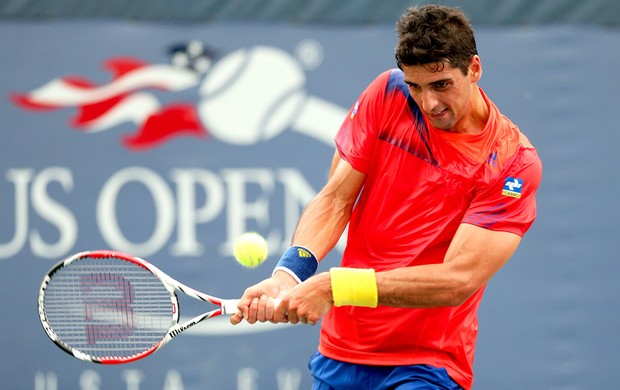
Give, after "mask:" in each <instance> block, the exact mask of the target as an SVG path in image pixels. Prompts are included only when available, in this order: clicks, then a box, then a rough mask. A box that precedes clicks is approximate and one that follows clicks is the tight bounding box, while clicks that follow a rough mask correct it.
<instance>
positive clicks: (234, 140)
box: [0, 0, 620, 390]
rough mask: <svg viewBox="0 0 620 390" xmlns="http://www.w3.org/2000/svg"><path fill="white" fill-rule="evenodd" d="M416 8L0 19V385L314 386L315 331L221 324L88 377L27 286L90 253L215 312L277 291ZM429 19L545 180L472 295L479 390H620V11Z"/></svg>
mask: <svg viewBox="0 0 620 390" xmlns="http://www.w3.org/2000/svg"><path fill="white" fill-rule="evenodd" d="M425 3H426V2H417V1H396V0H388V1H382V2H377V1H367V0H341V1H328V0H316V1H299V0H293V1H291V0H289V1H286V2H285V1H275V0H274V1H268V0H264V1H247V0H244V1H242V0H227V1H221V0H200V1H198V0H183V1H170V0H148V1H145V0H135V1H121V0H106V1H95V0H91V1H78V0H5V1H3V2H2V3H1V4H0V58H1V59H2V60H1V61H0V73H1V76H0V126H1V130H0V134H1V135H0V137H1V138H0V139H1V142H0V169H1V170H2V175H0V292H1V293H2V294H3V296H4V297H5V298H4V299H3V300H2V301H1V302H0V310H1V311H2V312H3V313H4V316H3V318H4V326H3V330H4V331H3V332H1V333H0V343H1V344H0V346H1V349H0V359H1V362H2V364H1V365H0V388H2V389H15V390H20V389H35V390H60V389H62V390H65V389H67V390H72V389H80V390H99V389H101V390H103V389H127V390H138V389H164V390H181V389H184V390H190V389H191V390H194V389H238V390H259V389H260V390H267V389H269V390H273V389H277V390H296V389H307V388H309V387H310V383H311V379H310V376H309V374H308V370H307V367H306V364H307V360H308V358H309V356H310V355H311V354H312V353H313V352H314V351H315V348H316V345H317V341H318V332H319V328H318V326H315V327H309V326H281V325H270V326H259V327H243V326H241V327H236V328H232V327H231V326H229V325H228V324H227V321H226V320H225V319H222V320H219V319H214V320H213V321H209V322H207V323H206V324H204V325H201V326H200V327H199V328H198V329H196V330H192V331H191V332H190V333H189V334H184V335H182V336H180V337H179V338H177V339H175V340H174V341H173V342H172V343H171V344H169V345H168V346H167V347H166V348H165V349H163V350H161V351H159V352H157V353H156V354H155V355H153V356H151V357H149V358H148V359H145V360H143V361H140V362H136V363H132V364H129V365H123V366H115V367H103V366H95V365H89V364H86V363H82V362H80V361H77V360H75V359H73V358H72V357H70V356H69V355H67V354H65V353H64V352H62V351H61V350H60V349H58V348H56V347H55V346H54V345H53V343H51V342H50V341H49V340H48V339H47V337H46V336H45V334H44V331H43V329H42V328H41V326H40V324H39V321H38V318H37V310H36V300H37V293H38V288H39V285H40V283H41V280H42V277H43V275H44V274H45V272H46V271H47V270H48V269H49V268H50V267H51V266H52V265H53V264H54V263H55V262H57V261H58V260H60V259H62V258H64V257H66V256H69V255H70V254H72V253H75V252H78V251H81V250H86V249H100V248H112V249H118V250H123V251H127V252H131V253H133V254H135V255H138V256H141V257H144V258H146V259H148V260H150V261H151V262H153V263H154V264H156V265H157V266H158V267H159V268H161V269H162V270H164V271H165V272H167V273H169V274H170V275H171V276H173V277H175V278H177V279H179V280H180V281H182V282H184V283H186V284H188V285H189V286H192V287H194V288H197V289H199V290H203V291H206V292H208V293H210V294H213V295H217V296H221V297H230V298H232V297H238V296H240V295H241V293H242V292H243V290H244V289H245V288H246V287H247V286H249V285H250V284H253V283H255V282H257V281H259V280H261V279H263V278H264V277H266V276H267V275H269V274H270V273H271V269H272V268H273V265H274V264H275V262H276V261H277V259H278V258H279V254H280V253H281V252H282V250H283V249H284V248H286V247H287V246H288V243H289V241H290V238H291V235H292V231H293V229H294V227H295V224H296V221H297V218H298V217H299V215H300V213H301V211H302V210H303V207H304V205H305V204H306V202H307V201H308V200H309V199H310V198H312V196H313V195H314V194H315V193H316V192H317V191H318V190H319V189H320V188H321V186H322V184H323V183H324V181H325V179H326V177H327V173H328V169H329V163H330V159H331V156H332V154H333V152H334V144H333V141H332V138H333V136H334V134H335V132H336V130H337V129H338V127H339V124H340V122H341V121H342V119H343V117H344V116H345V115H346V113H347V111H348V110H349V108H350V107H351V106H352V105H353V104H354V103H355V100H356V99H357V96H358V95H359V94H360V93H361V92H362V91H363V89H364V88H365V87H366V86H367V84H368V83H369V82H370V81H372V80H373V79H374V77H376V76H377V75H378V74H379V73H381V72H382V71H384V70H386V69H389V68H391V67H393V66H394V63H393V48H394V46H395V43H396V37H395V33H394V23H395V21H396V20H397V18H398V17H399V16H400V14H401V13H402V12H403V11H404V10H405V9H406V8H407V7H409V6H413V5H418V4H425ZM440 3H441V4H445V5H453V6H459V7H461V8H462V9H463V10H464V11H465V12H466V13H467V14H468V15H469V16H470V18H471V20H472V22H473V24H474V27H475V29H476V37H477V41H478V48H479V53H480V56H481V58H482V63H483V69H484V75H483V78H482V81H481V83H480V85H481V87H482V88H483V89H484V90H485V92H486V93H487V95H488V96H489V97H490V98H491V99H492V100H493V101H494V102H495V103H496V104H497V105H498V106H499V107H500V110H501V111H502V112H503V113H504V114H505V115H507V116H508V117H509V118H511V119H512V121H513V122H515V123H516V124H517V125H518V126H519V127H520V128H521V130H522V131H523V132H524V133H525V134H526V135H527V136H528V137H529V138H530V140H531V141H532V142H533V143H534V144H535V145H536V147H537V149H538V152H539V154H540V156H541V158H542V161H543V165H544V174H543V181H542V184H541V187H540V190H539V195H538V210H539V216H538V220H537V221H536V223H535V224H534V225H533V227H532V229H531V230H530V231H529V232H528V234H527V235H526V237H525V239H524V240H523V243H522V245H521V247H520V248H519V249H518V251H517V253H516V254H515V255H514V256H513V258H512V260H511V261H510V262H509V263H508V264H507V265H506V266H505V267H504V268H503V269H502V270H501V271H500V272H499V273H498V274H497V275H496V276H495V277H494V278H493V279H492V281H491V282H490V283H489V286H488V288H487V291H486V296H485V298H484V299H483V303H482V306H481V309H480V335H479V339H478V347H477V354H476V361H475V374H476V378H475V385H474V388H475V389H480V390H496V389H502V390H504V389H509V390H511V389H515V390H522V389H541V390H548V389H570V390H577V389H583V390H592V389H613V388H616V387H617V383H618V381H619V380H620V374H618V371H617V368H618V366H619V363H620V361H619V359H618V357H617V355H616V351H617V350H618V349H619V348H620V335H619V334H618V329H619V328H620V315H618V297H619V295H620V294H619V293H620V287H619V283H618V281H617V278H618V276H619V275H620V263H619V259H618V253H619V252H620V245H619V240H618V238H617V236H616V235H617V234H618V233H619V232H620V226H619V223H618V218H619V217H620V212H619V211H620V207H619V206H618V200H617V199H618V194H620V176H619V174H618V163H619V162H620V158H619V153H618V149H619V147H620V128H619V126H620V125H619V123H620V110H619V109H618V107H619V106H618V102H619V100H620V99H619V98H620V93H619V90H620V76H619V74H618V70H617V64H618V63H619V60H620V29H619V28H620V2H618V1H615V0H590V1H573V0H545V1H533V0H510V1H508V0H500V1H490V0H472V1H468V2H460V1H441V2H440ZM244 231H257V232H259V233H261V234H263V235H264V236H265V237H267V238H268V241H269V246H270V253H271V255H270V257H269V259H268V260H267V261H266V263H265V264H263V265H261V266H260V267H258V268H256V269H252V270H249V269H246V268H242V267H241V266H240V265H238V264H237V263H236V262H235V261H234V260H233V257H232V251H231V243H232V242H233V240H234V239H235V238H236V237H237V236H238V235H239V234H241V233H242V232H244ZM340 254H341V246H340V247H338V248H337V249H335V250H334V251H333V252H332V253H331V254H330V255H329V256H328V257H327V258H326V259H325V260H324V262H323V263H322V264H321V267H320V269H321V270H327V269H328V268H329V267H331V266H333V265H336V264H338V260H339V256H340ZM184 303H185V302H184ZM182 307H183V312H182V313H181V314H182V316H187V317H189V316H191V314H197V313H199V312H201V311H202V310H203V308H204V307H203V306H202V305H201V304H193V303H191V302H186V305H184V306H182Z"/></svg>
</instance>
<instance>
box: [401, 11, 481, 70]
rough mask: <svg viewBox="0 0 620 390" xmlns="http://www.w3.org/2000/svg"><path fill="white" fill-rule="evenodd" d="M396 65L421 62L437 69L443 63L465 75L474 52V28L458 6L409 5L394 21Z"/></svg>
mask: <svg viewBox="0 0 620 390" xmlns="http://www.w3.org/2000/svg"><path fill="white" fill-rule="evenodd" d="M396 32H397V33H398V45H397V46H396V51H395V57H396V64H397V65H398V67H399V68H401V69H402V66H403V65H405V66H415V65H425V66H428V67H429V69H431V70H432V71H441V70H442V69H443V67H444V66H445V64H446V62H447V63H449V64H450V65H451V66H452V67H454V68H458V69H459V70H461V72H463V74H467V71H468V68H469V63H470V61H471V59H472V57H473V56H474V55H476V54H478V50H477V49H476V40H475V38H474V30H473V28H472V26H471V23H470V22H469V19H468V18H467V16H465V14H464V13H463V12H462V11H461V10H459V9H458V8H451V7H445V6H439V5H425V6H422V7H412V8H409V9H407V10H406V11H405V13H404V14H403V15H402V16H401V17H400V19H399V20H398V22H397V23H396Z"/></svg>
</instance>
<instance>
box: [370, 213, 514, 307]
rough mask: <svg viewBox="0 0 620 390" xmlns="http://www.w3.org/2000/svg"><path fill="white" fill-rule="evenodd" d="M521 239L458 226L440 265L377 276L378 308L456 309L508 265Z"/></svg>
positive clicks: (384, 273)
mask: <svg viewBox="0 0 620 390" xmlns="http://www.w3.org/2000/svg"><path fill="white" fill-rule="evenodd" d="M520 241H521V237H520V236H518V235H516V234H514V233H508V232H498V231H492V230H488V229H484V228H481V227H478V226H474V225H469V224H461V226H460V227H459V229H458V230H457V232H456V235H455V236H454V239H453V240H452V243H451V244H450V247H449V248H448V252H447V253H446V257H445V259H444V262H443V263H441V264H429V265H421V266H416V267H408V268H399V269H395V270H391V271H386V272H379V273H377V288H378V296H379V304H380V305H386V306H398V307H438V306H458V305H460V304H461V303H463V302H464V301H465V300H467V299H468V298H469V297H470V296H471V295H473V294H474V293H475V292H476V291H478V289H480V287H482V286H483V285H484V284H485V283H486V282H488V281H489V280H490V279H491V277H492V276H493V275H494V274H495V273H496V272H497V271H498V270H499V269H500V268H501V267H502V266H503V265H504V264H506V262H507V261H508V259H509V258H510V257H511V256H512V254H513V253H514V251H515V250H516V249H517V246H518V245H519V243H520Z"/></svg>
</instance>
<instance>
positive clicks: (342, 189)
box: [292, 152, 366, 260]
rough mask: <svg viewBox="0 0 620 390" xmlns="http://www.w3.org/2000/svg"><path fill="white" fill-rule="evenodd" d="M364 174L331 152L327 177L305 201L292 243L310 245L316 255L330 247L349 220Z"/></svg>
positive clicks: (321, 256)
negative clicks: (330, 163) (306, 203)
mask: <svg viewBox="0 0 620 390" xmlns="http://www.w3.org/2000/svg"><path fill="white" fill-rule="evenodd" d="M365 177H366V175H364V174H363V173H361V172H358V171H356V170H355V169H354V168H353V167H352V166H351V165H350V164H349V163H348V162H346V161H345V160H343V159H342V158H341V157H340V155H339V154H338V152H336V153H335V154H334V157H333V159H332V165H331V169H330V175H329V180H328V182H327V184H326V185H325V187H323V189H322V190H321V191H320V192H319V193H318V194H317V196H316V197H315V198H314V199H313V200H312V201H310V203H308V205H307V206H306V209H305V210H304V212H303V214H302V216H301V218H300V220H299V223H298V224H297V229H296V230H295V234H294V235H293V241H292V244H293V245H300V246H303V247H305V248H308V249H310V251H312V253H313V254H314V255H315V256H316V257H317V259H319V260H320V259H322V258H323V257H325V255H326V254H327V253H328V252H329V251H330V250H332V248H333V247H334V246H335V245H336V244H337V243H338V240H339V239H340V237H341V236H342V233H343V232H344V229H345V227H346V226H347V224H348V223H349V218H350V217H351V210H352V209H353V205H354V204H355V201H356V200H357V197H358V195H359V192H360V190H361V188H362V185H363V183H364V179H365Z"/></svg>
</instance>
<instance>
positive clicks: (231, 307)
mask: <svg viewBox="0 0 620 390" xmlns="http://www.w3.org/2000/svg"><path fill="white" fill-rule="evenodd" d="M280 302H282V299H280V298H275V299H274V302H273V306H274V308H277V307H278V305H280ZM238 304H239V300H238V299H222V300H221V301H220V306H221V307H222V315H229V316H231V315H233V314H235V313H237V312H238V311H239V309H237V305H238Z"/></svg>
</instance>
